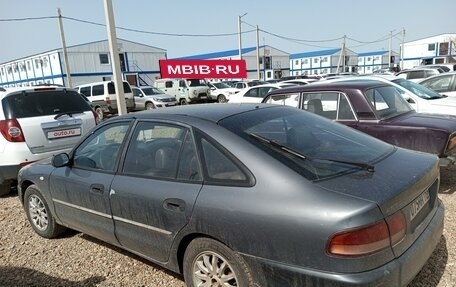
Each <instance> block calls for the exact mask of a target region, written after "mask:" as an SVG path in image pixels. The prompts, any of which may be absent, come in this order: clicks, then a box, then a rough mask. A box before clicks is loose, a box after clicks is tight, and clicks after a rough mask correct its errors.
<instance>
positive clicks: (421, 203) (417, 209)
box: [410, 190, 431, 220]
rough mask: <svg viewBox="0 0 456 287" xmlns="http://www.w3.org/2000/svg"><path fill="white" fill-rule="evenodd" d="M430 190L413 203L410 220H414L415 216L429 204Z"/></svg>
mask: <svg viewBox="0 0 456 287" xmlns="http://www.w3.org/2000/svg"><path fill="white" fill-rule="evenodd" d="M430 198H431V197H430V196H429V190H426V191H425V192H423V193H422V194H421V195H420V196H418V198H417V199H415V201H413V202H412V204H411V205H410V220H413V218H415V216H416V215H417V214H418V213H419V212H420V210H421V209H423V207H424V206H425V205H426V203H428V201H429V199H430Z"/></svg>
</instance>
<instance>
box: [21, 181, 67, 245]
mask: <svg viewBox="0 0 456 287" xmlns="http://www.w3.org/2000/svg"><path fill="white" fill-rule="evenodd" d="M24 209H25V213H26V214H27V219H28V221H29V222H30V225H32V228H33V230H35V232H36V233H38V235H40V236H42V237H44V238H54V237H57V236H58V235H60V234H61V233H63V232H64V231H65V230H66V228H65V227H64V226H61V225H59V224H57V223H56V222H55V218H54V216H53V215H52V213H51V211H50V209H49V206H48V204H47V202H46V200H45V199H44V197H43V195H42V194H41V192H40V191H39V189H38V187H37V186H36V185H31V186H29V187H28V188H27V189H26V190H25V196H24Z"/></svg>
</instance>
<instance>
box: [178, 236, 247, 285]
mask: <svg viewBox="0 0 456 287" xmlns="http://www.w3.org/2000/svg"><path fill="white" fill-rule="evenodd" d="M184 279H185V283H186V284H187V286H189V287H196V286H226V287H229V286H233V287H234V286H237V287H249V286H253V283H252V278H251V275H250V272H249V270H248V268H247V265H246V264H245V262H244V260H243V259H242V257H241V256H239V255H238V254H236V253H235V252H233V251H232V250H231V249H229V248H228V247H227V246H225V245H223V244H222V243H220V242H218V241H215V240H212V239H209V238H198V239H195V240H193V241H192V242H191V243H190V244H189V246H188V247H187V250H186V251H185V254H184Z"/></svg>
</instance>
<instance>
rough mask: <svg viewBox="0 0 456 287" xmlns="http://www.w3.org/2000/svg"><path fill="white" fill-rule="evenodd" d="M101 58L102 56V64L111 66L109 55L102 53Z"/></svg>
mask: <svg viewBox="0 0 456 287" xmlns="http://www.w3.org/2000/svg"><path fill="white" fill-rule="evenodd" d="M99 56H100V64H102V65H109V55H108V53H101V54H100V55H99Z"/></svg>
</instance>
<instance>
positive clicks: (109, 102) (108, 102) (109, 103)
mask: <svg viewBox="0 0 456 287" xmlns="http://www.w3.org/2000/svg"><path fill="white" fill-rule="evenodd" d="M105 101H106V104H108V106H109V105H111V99H110V98H109V97H106V99H105Z"/></svg>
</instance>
